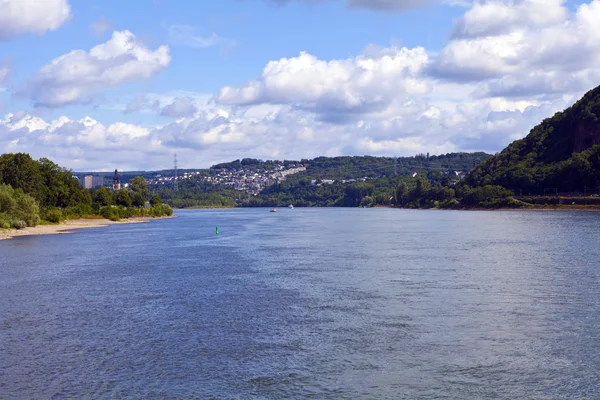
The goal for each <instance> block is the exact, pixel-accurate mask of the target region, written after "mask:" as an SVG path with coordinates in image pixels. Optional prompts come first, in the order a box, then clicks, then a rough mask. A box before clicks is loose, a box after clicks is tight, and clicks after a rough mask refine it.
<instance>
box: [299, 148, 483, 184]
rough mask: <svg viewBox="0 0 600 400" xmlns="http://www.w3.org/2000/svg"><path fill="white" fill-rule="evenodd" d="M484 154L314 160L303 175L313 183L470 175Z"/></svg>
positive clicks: (318, 158) (324, 158)
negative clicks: (415, 175) (431, 174)
mask: <svg viewBox="0 0 600 400" xmlns="http://www.w3.org/2000/svg"><path fill="white" fill-rule="evenodd" d="M489 157H490V155H489V154H486V153H450V154H444V155H439V156H431V157H428V156H426V155H422V154H421V155H417V156H414V157H400V158H397V159H394V158H390V157H372V156H365V157H350V156H347V157H317V158H315V159H314V160H310V161H309V162H308V167H307V170H306V175H307V176H310V177H312V178H314V179H334V180H343V179H355V178H378V177H381V176H394V175H395V174H396V175H397V176H409V175H412V174H413V173H414V172H426V171H431V172H436V173H437V174H438V176H439V179H442V177H443V176H444V175H443V172H447V171H470V170H472V169H473V168H475V167H476V166H477V165H479V164H480V163H481V162H482V161H484V160H486V159H487V158H489Z"/></svg>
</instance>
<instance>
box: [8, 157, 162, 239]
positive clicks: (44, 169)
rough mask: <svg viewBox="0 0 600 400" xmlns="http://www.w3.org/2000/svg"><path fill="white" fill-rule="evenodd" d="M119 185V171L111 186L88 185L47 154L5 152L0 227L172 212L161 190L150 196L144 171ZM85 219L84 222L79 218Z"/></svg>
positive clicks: (44, 227)
mask: <svg viewBox="0 0 600 400" xmlns="http://www.w3.org/2000/svg"><path fill="white" fill-rule="evenodd" d="M123 186H124V187H121V183H120V179H119V176H118V174H117V171H115V174H114V180H113V184H112V190H111V189H109V188H108V187H105V186H102V187H100V188H98V189H86V188H84V187H83V186H82V185H81V184H80V182H79V180H78V179H77V178H76V177H75V176H74V175H73V173H72V171H69V170H66V169H64V168H61V167H60V166H58V165H57V164H55V163H53V162H52V161H50V160H48V159H46V158H42V159H40V160H38V161H36V160H34V159H32V158H31V156H30V155H29V154H25V153H17V154H12V153H8V154H3V155H1V156H0V230H2V231H3V232H8V231H10V232H16V231H23V232H29V231H32V230H33V229H34V228H36V227H37V226H40V228H38V229H37V230H34V232H46V231H48V232H53V231H62V230H63V229H62V227H63V226H65V225H71V226H89V225H97V224H98V222H97V221H99V220H102V221H103V222H102V223H101V224H107V223H109V222H106V221H110V222H112V223H114V222H119V221H121V220H128V222H134V221H138V220H145V219H151V218H160V217H168V216H171V215H173V209H172V208H171V207H170V206H169V205H168V204H163V201H162V198H161V197H160V196H158V195H154V196H150V191H149V190H148V187H147V184H146V180H145V179H144V178H143V177H140V176H137V177H134V178H133V179H130V180H129V182H128V183H127V184H126V185H123ZM104 219H105V220H106V221H104ZM83 220H85V221H87V222H86V223H82V222H81V221H83ZM72 221H79V223H73V222H72ZM91 221H96V222H91ZM61 223H62V224H61ZM56 226H59V228H56ZM11 235H12V236H14V233H13V234H11Z"/></svg>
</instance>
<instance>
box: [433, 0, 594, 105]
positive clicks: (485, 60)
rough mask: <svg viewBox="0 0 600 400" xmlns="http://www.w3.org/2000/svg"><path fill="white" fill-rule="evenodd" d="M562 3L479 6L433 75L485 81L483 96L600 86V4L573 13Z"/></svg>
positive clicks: (459, 27) (557, 0)
mask: <svg viewBox="0 0 600 400" xmlns="http://www.w3.org/2000/svg"><path fill="white" fill-rule="evenodd" d="M563 3H564V1H562V0H543V1H542V0H524V1H520V2H516V3H515V2H513V1H508V0H504V1H501V0H495V1H489V2H487V3H485V4H479V3H477V4H475V5H474V6H473V8H472V9H471V10H469V11H468V12H467V13H466V15H465V17H464V18H462V19H461V20H460V21H459V23H458V25H457V32H458V33H457V35H456V36H455V38H454V39H452V40H451V41H450V42H449V43H448V45H447V46H446V47H445V48H444V49H443V50H442V51H441V53H440V54H439V56H438V58H437V59H436V60H435V62H434V63H433V65H432V68H431V70H432V72H433V73H434V74H435V75H437V76H440V77H443V78H446V79H450V80H459V81H460V80H463V81H473V82H481V85H482V87H481V88H480V90H479V95H481V96H519V97H527V96H530V97H531V96H541V95H548V94H561V93H574V92H581V91H583V90H585V89H589V88H591V87H594V86H596V85H598V84H599V83H600V31H599V30H598V29H597V25H598V22H599V21H600V0H592V1H591V2H590V3H587V4H582V5H581V6H579V7H578V9H577V11H576V12H575V14H569V12H568V10H567V9H566V8H565V6H564V4H563Z"/></svg>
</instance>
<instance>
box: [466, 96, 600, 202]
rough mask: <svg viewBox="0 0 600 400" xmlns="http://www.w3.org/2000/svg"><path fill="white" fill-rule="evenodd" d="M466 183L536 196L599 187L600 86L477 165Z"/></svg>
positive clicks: (582, 190)
mask: <svg viewBox="0 0 600 400" xmlns="http://www.w3.org/2000/svg"><path fill="white" fill-rule="evenodd" d="M465 183H466V184H468V185H470V186H484V185H500V186H503V187H505V188H507V189H511V190H513V191H514V192H515V193H520V192H522V193H532V194H533V193H535V194H543V193H544V192H547V191H552V192H585V191H590V190H598V188H599V187H600V86H599V87H597V88H595V89H593V90H590V91H589V92H588V93H587V94H585V96H584V97H583V98H582V99H581V100H579V101H578V102H576V103H575V104H574V105H573V106H572V107H569V108H568V109H566V110H564V111H562V112H558V113H556V114H555V115H554V116H553V117H552V118H548V119H546V120H544V121H543V122H542V123H540V124H539V125H537V126H536V127H534V128H533V129H532V130H531V132H530V133H529V135H528V136H527V137H525V138H524V139H521V140H517V141H515V142H513V143H511V144H510V145H509V146H508V147H507V148H506V149H504V150H503V151H502V152H501V153H499V154H497V155H495V156H494V157H492V158H490V159H488V160H487V161H485V162H484V163H482V164H481V165H480V166H479V167H477V168H475V169H474V170H473V171H472V172H471V173H470V174H469V175H468V176H467V177H466V179H465Z"/></svg>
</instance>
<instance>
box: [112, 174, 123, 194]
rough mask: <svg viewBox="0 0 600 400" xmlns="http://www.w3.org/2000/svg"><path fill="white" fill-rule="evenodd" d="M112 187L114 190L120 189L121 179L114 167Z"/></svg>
mask: <svg viewBox="0 0 600 400" xmlns="http://www.w3.org/2000/svg"><path fill="white" fill-rule="evenodd" d="M112 189H113V190H114V191H117V190H121V180H120V179H119V173H118V172H117V170H116V169H115V175H114V176H113V184H112Z"/></svg>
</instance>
